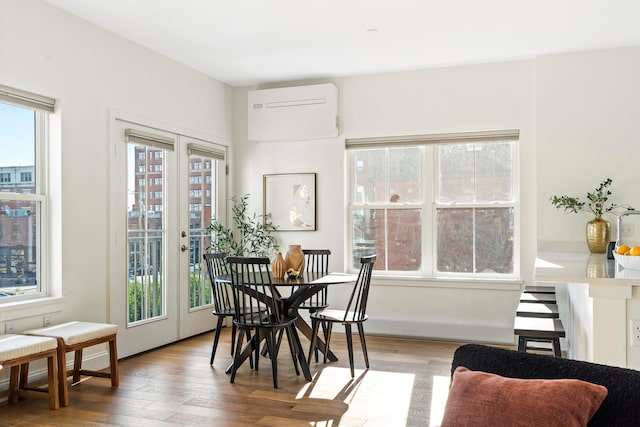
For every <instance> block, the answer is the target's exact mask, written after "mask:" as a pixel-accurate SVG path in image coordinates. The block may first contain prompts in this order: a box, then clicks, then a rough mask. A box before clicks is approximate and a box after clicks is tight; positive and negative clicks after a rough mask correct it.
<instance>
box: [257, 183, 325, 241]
mask: <svg viewBox="0 0 640 427" xmlns="http://www.w3.org/2000/svg"><path fill="white" fill-rule="evenodd" d="M262 179H263V199H262V201H263V213H264V216H265V218H266V217H267V215H270V219H271V223H272V224H273V225H274V226H275V227H276V229H277V230H278V231H315V230H316V174H315V173H288V174H266V175H263V177H262Z"/></svg>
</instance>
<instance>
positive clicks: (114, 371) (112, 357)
mask: <svg viewBox="0 0 640 427" xmlns="http://www.w3.org/2000/svg"><path fill="white" fill-rule="evenodd" d="M109 367H110V369H111V387H118V386H119V385H120V374H119V372H118V348H117V345H116V338H115V337H113V339H112V340H110V341H109Z"/></svg>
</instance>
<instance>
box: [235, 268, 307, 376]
mask: <svg viewBox="0 0 640 427" xmlns="http://www.w3.org/2000/svg"><path fill="white" fill-rule="evenodd" d="M226 260H227V263H228V265H229V269H230V271H231V282H232V287H233V302H234V307H235V314H234V320H233V323H234V324H235V325H236V327H237V328H238V331H239V332H242V331H249V332H253V336H252V338H251V340H250V341H251V346H252V348H251V352H252V356H254V357H255V360H254V362H253V364H254V367H255V369H256V370H257V369H258V362H259V346H260V342H261V340H262V339H263V338H264V339H265V340H266V344H267V349H268V352H269V357H270V359H271V371H272V375H273V387H274V388H278V360H277V359H278V346H277V345H276V341H277V340H276V334H277V333H278V332H279V331H280V330H284V331H285V332H286V333H287V339H288V341H289V349H290V351H291V356H292V358H293V364H294V368H295V370H296V375H300V370H299V369H298V363H299V359H304V357H305V355H304V350H303V349H302V344H301V343H300V338H299V337H298V333H297V331H296V328H295V326H294V322H295V320H296V318H295V317H289V316H288V315H287V313H283V312H282V310H281V307H280V301H279V295H278V293H277V292H276V290H275V288H274V286H273V283H272V282H271V273H270V265H271V264H270V261H269V258H262V257H258V258H255V257H227V259H226ZM242 337H243V334H242V333H239V334H238V339H237V341H236V350H235V354H234V362H233V366H232V369H231V382H232V383H233V382H234V381H235V376H236V372H237V369H238V365H239V364H240V354H241V353H242V343H243V339H242ZM249 357H250V358H251V356H249ZM305 362H306V360H305Z"/></svg>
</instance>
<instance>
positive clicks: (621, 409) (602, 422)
mask: <svg viewBox="0 0 640 427" xmlns="http://www.w3.org/2000/svg"><path fill="white" fill-rule="evenodd" d="M458 366H464V367H465V368H467V369H470V370H472V371H483V372H488V373H492V374H497V375H500V376H503V377H508V378H522V379H579V380H583V381H587V382H590V383H594V384H600V385H603V386H605V387H606V388H607V390H608V394H607V397H606V398H605V400H604V401H603V402H602V405H601V406H600V408H599V409H598V411H597V412H596V413H595V415H594V416H593V418H592V419H591V421H590V422H589V424H588V425H589V426H590V427H595V426H602V427H613V426H615V427H625V426H640V371H636V370H632V369H624V368H618V367H613V366H606V365H599V364H595V363H589V362H582V361H577V360H571V359H562V358H557V357H552V356H546V355H539V354H532V353H524V352H518V351H514V350H506V349H502V348H496V347H490V346H484V345H478V344H466V345H462V346H460V347H459V348H458V349H457V350H456V352H455V355H454V358H453V364H452V367H451V373H452V375H453V372H454V371H455V369H456V368H457V367H458Z"/></svg>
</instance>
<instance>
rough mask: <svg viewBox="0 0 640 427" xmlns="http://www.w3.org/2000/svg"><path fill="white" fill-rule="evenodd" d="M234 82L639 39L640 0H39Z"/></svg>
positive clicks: (515, 55) (499, 57) (489, 58)
mask: <svg viewBox="0 0 640 427" xmlns="http://www.w3.org/2000/svg"><path fill="white" fill-rule="evenodd" d="M46 1H47V2H48V3H50V4H52V5H55V6H57V7H60V8H62V9H64V10H66V11H68V12H69V13H71V14H74V15H77V16H79V17H81V18H83V19H86V20H87V21H90V22H92V23H94V24H96V25H99V26H101V27H104V28H106V29H107V30H109V31H112V32H113V33H116V34H118V35H120V36H122V37H124V38H126V39H129V40H132V41H134V42H136V43H139V44H140V45H142V46H145V47H147V48H149V49H151V50H153V51H156V52H158V53H160V54H162V55H165V56H168V57H170V58H173V59H174V60H176V61H178V62H181V63H183V64H185V65H188V66H190V67H192V68H194V69H196V70H198V71H201V72H202V73H205V74H207V75H209V76H211V77H213V78H215V79H218V80H220V81H223V82H225V83H228V84H229V85H231V86H247V85H257V84H268V83H274V82H284V81H295V80H308V79H326V78H335V77H342V76H349V75H359V74H372V73H380V72H388V71H398V70H411V69H421V68H432V67H443V66H451V65H463V64H471V63H484V62H496V61H509V60H518V59H525V58H532V57H535V56H537V55H543V54H551V53H560V52H572V51H581V50H591V49H601V48H612V47H622V46H631V45H640V25H638V18H639V17H640V1H637V0H606V1H604V0H529V1H524V0H321V1H320V0H319V1H312V0H46Z"/></svg>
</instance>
